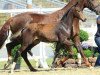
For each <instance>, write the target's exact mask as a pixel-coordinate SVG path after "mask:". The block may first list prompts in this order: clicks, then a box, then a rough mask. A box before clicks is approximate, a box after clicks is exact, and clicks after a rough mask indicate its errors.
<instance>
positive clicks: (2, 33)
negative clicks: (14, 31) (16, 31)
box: [0, 18, 11, 49]
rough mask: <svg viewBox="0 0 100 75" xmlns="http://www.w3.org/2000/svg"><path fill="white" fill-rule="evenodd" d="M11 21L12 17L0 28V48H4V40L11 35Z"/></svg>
mask: <svg viewBox="0 0 100 75" xmlns="http://www.w3.org/2000/svg"><path fill="white" fill-rule="evenodd" d="M10 22H11V18H10V19H8V20H7V21H6V23H5V24H4V25H3V26H2V28H1V30H0V49H1V48H2V46H3V44H4V42H5V41H6V39H7V37H8V35H9V28H10Z"/></svg>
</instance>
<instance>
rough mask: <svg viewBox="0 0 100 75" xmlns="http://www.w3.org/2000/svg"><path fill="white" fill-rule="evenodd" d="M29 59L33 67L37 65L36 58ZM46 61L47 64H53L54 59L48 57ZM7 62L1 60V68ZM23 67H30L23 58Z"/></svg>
mask: <svg viewBox="0 0 100 75" xmlns="http://www.w3.org/2000/svg"><path fill="white" fill-rule="evenodd" d="M29 61H30V63H31V64H32V66H33V67H36V66H35V65H36V62H35V61H34V60H29ZM46 61H47V64H48V65H49V66H51V64H52V61H53V58H48V59H47V60H46ZM5 63H6V61H0V69H3V67H4V64H5ZM23 67H25V68H28V67H27V65H26V63H25V62H24V60H23V59H22V61H21V68H23Z"/></svg>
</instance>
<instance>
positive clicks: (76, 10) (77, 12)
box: [72, 7, 86, 22]
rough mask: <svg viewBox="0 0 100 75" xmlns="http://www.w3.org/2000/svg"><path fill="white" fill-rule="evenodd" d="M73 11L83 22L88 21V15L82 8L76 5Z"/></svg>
mask: <svg viewBox="0 0 100 75" xmlns="http://www.w3.org/2000/svg"><path fill="white" fill-rule="evenodd" d="M72 12H73V14H74V16H75V17H77V18H79V19H80V20H82V21H83V22H85V21H86V17H85V15H84V14H83V12H82V10H81V9H80V8H79V7H74V8H73V10H72Z"/></svg>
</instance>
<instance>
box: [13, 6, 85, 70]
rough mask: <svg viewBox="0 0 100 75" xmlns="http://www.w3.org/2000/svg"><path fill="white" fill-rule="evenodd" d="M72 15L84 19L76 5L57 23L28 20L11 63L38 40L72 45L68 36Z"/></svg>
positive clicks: (69, 35)
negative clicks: (19, 45)
mask: <svg viewBox="0 0 100 75" xmlns="http://www.w3.org/2000/svg"><path fill="white" fill-rule="evenodd" d="M74 17H76V18H78V19H81V20H82V21H85V20H86V18H84V15H83V13H82V12H81V10H80V9H79V8H78V7H72V8H71V9H70V10H69V11H68V12H67V13H65V15H64V16H63V17H62V19H61V20H60V21H59V22H57V23H54V24H41V23H40V24H39V23H32V22H30V23H29V24H28V25H26V27H25V28H24V29H23V31H22V34H21V38H22V43H21V48H20V49H19V51H18V52H17V53H16V56H15V59H14V62H13V65H15V62H16V59H17V58H18V56H19V54H21V53H22V52H23V51H24V50H25V49H26V48H27V47H29V46H30V45H31V47H34V46H35V45H36V44H38V43H39V42H40V41H43V42H60V43H61V44H65V46H66V47H67V46H68V45H72V43H71V41H70V38H71V29H72V23H73V19H74ZM66 34H67V35H66ZM24 37H25V38H24ZM15 39H16V38H15ZM13 69H14V66H12V70H13ZM12 70H11V71H12Z"/></svg>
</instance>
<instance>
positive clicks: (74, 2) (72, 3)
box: [61, 0, 77, 12]
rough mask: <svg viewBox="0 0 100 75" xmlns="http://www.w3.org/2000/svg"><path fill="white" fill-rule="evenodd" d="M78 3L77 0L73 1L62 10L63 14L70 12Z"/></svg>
mask: <svg viewBox="0 0 100 75" xmlns="http://www.w3.org/2000/svg"><path fill="white" fill-rule="evenodd" d="M76 3H77V0H71V1H70V2H69V3H68V4H67V5H66V6H65V7H64V8H62V9H61V11H62V12H66V11H67V10H69V9H70V8H71V7H72V6H74V5H75V4H76Z"/></svg>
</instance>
